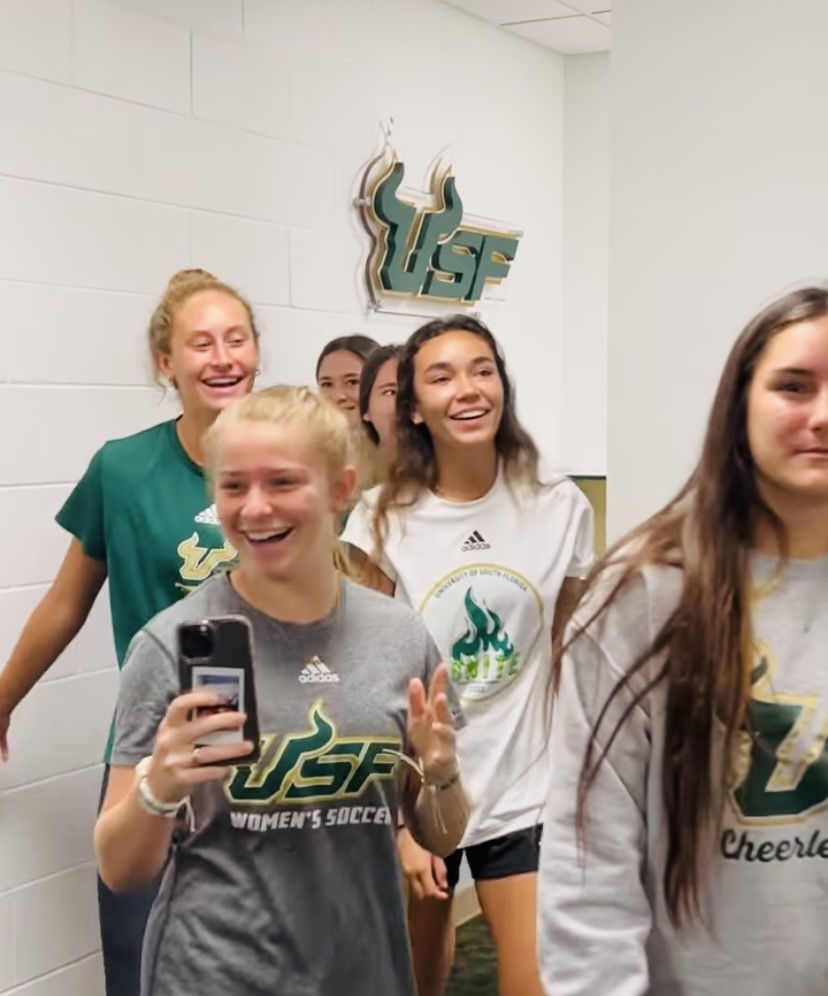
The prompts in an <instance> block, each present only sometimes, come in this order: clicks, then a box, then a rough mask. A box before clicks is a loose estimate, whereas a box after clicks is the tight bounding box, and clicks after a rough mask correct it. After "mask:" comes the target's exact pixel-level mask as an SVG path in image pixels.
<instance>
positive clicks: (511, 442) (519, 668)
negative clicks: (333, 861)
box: [343, 315, 592, 996]
mask: <svg viewBox="0 0 828 996" xmlns="http://www.w3.org/2000/svg"><path fill="white" fill-rule="evenodd" d="M397 392H398V393H397V408H396V419H397V424H396V428H397V454H396V459H395V461H394V463H393V464H392V466H391V469H390V473H389V478H388V480H387V482H386V483H385V484H384V485H382V486H381V487H380V488H377V489H375V490H373V491H370V492H367V493H366V494H365V495H364V496H363V500H362V501H361V502H360V504H358V505H357V507H356V508H355V509H354V511H353V512H352V514H351V517H350V518H349V520H348V524H347V526H346V529H345V532H344V534H343V539H344V540H345V541H346V542H348V543H350V544H351V545H352V547H355V548H356V558H357V560H358V561H361V563H362V565H363V567H364V568H366V569H367V573H368V577H369V578H371V579H372V581H373V583H374V584H375V586H376V587H379V588H380V589H381V590H384V591H386V592H388V593H389V594H393V595H394V597H395V598H396V599H398V600H400V601H403V602H404V603H405V604H407V605H410V606H411V607H413V608H414V609H416V610H417V611H418V612H419V613H420V615H421V616H422V617H423V620H424V622H425V624H426V626H427V627H428V629H429V631H430V633H431V635H432V638H433V639H434V641H435V643H436V644H437V647H438V649H439V650H440V653H441V655H442V657H443V659H444V660H445V661H447V662H449V663H450V665H451V673H452V679H453V681H454V684H455V686H456V688H457V690H458V692H459V695H460V698H461V701H462V703H463V707H464V712H465V714H466V717H467V719H468V725H467V727H466V728H465V729H463V730H462V731H460V733H459V735H458V749H459V756H460V765H461V769H462V771H463V777H464V781H465V783H466V785H467V786H468V789H469V795H470V799H471V806H472V809H471V815H470V819H469V825H468V828H467V831H466V834H465V836H464V838H463V841H462V844H461V847H460V849H459V850H457V851H455V852H454V853H453V854H451V855H450V856H449V857H448V858H447V859H446V860H445V861H443V860H442V859H441V858H437V857H432V855H430V854H428V853H427V852H426V851H424V850H423V849H422V848H420V847H418V846H417V844H416V842H415V841H414V840H413V839H412V838H411V836H410V834H408V833H407V832H406V831H404V830H403V831H402V832H401V834H400V857H401V862H402V866H403V871H404V873H405V875H406V878H407V880H408V883H409V894H410V896H411V902H410V906H409V928H410V932H411V941H412V948H413V953H414V967H415V973H416V976H417V984H418V991H419V994H420V996H437V994H439V993H441V992H442V989H443V986H444V983H445V979H446V976H447V974H448V971H449V968H450V965H451V955H452V947H453V946H452V933H451V897H452V895H453V891H454V888H455V886H456V884H457V882H458V878H459V870H460V863H461V860H462V858H463V856H464V855H465V857H466V859H467V861H468V863H469V867H470V868H471V872H472V876H473V878H474V879H475V886H476V890H477V895H478V897H479V899H480V904H481V907H482V909H483V914H484V916H485V918H486V920H487V922H488V924H489V926H490V928H491V931H492V935H493V937H494V941H495V945H496V948H497V957H498V979H499V991H500V993H501V996H535V994H539V993H540V978H539V974H538V968H537V961H536V956H535V948H536V945H535V919H536V909H537V897H536V889H535V884H536V878H537V862H538V840H539V837H540V826H539V824H540V823H541V816H542V810H543V800H544V794H545V789H546V776H547V735H546V725H547V717H546V716H545V703H546V702H547V701H548V694H547V693H548V686H549V680H550V668H551V659H552V640H553V630H554V631H555V633H558V632H560V631H561V629H562V620H563V619H564V618H565V617H566V614H567V613H568V611H569V606H570V605H571V604H572V603H573V600H574V598H576V597H577V595H578V594H580V590H581V584H582V582H581V580H580V578H581V575H582V574H583V573H584V572H585V570H586V569H587V568H588V566H589V564H590V562H591V558H592V515H591V510H590V507H589V504H588V503H587V500H586V498H585V497H584V496H583V495H582V494H581V492H580V491H579V490H578V488H577V487H576V486H575V485H574V484H573V483H572V482H571V481H569V480H567V479H566V478H564V477H561V476H560V475H552V474H549V473H547V472H545V471H544V470H543V469H542V468H541V467H540V460H539V454H538V450H537V448H536V446H535V444H534V442H533V441H532V439H531V437H530V436H529V434H528V433H527V432H526V430H525V429H524V428H523V426H522V425H521V424H520V421H519V420H518V417H517V414H516V410H515V394H514V388H513V386H512V383H511V381H510V380H509V376H508V374H507V371H506V364H505V361H504V359H503V354H502V353H501V351H500V348H499V347H498V345H497V342H496V341H495V339H494V337H493V336H492V334H491V332H490V331H489V330H488V328H486V326H485V325H484V324H483V323H482V322H479V321H477V320H476V319H474V318H471V317H468V316H465V315H454V316H451V317H449V318H446V319H440V320H435V321H431V322H429V323H427V324H426V325H423V326H422V327H421V328H420V329H418V330H417V331H416V332H415V333H414V334H413V335H412V336H411V337H410V338H409V340H408V342H407V343H406V344H405V347H404V348H403V352H402V355H401V356H400V360H399V369H398V375H397ZM360 555H361V556H360Z"/></svg>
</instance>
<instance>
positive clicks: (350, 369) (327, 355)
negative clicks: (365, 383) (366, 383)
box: [316, 335, 379, 425]
mask: <svg viewBox="0 0 828 996" xmlns="http://www.w3.org/2000/svg"><path fill="white" fill-rule="evenodd" d="M378 346H379V343H378V342H375V341H374V340H373V339H372V338H371V337H370V336H367V335H343V336H339V338H337V339H331V341H330V342H329V343H327V344H326V345H325V346H323V348H322V352H321V353H320V354H319V359H318V360H317V361H316V384H317V387H318V388H319V393H320V394H321V395H322V397H323V398H325V399H327V400H328V401H331V402H333V404H335V405H336V406H337V407H338V408H341V409H342V411H343V412H345V414H346V415H347V416H348V419H349V421H350V422H351V423H352V424H354V425H357V424H358V423H359V378H360V374H361V373H362V367H363V364H364V363H365V361H366V360H367V359H368V356H369V355H370V354H371V353H372V352H373V351H374V350H375V349H377V348H378Z"/></svg>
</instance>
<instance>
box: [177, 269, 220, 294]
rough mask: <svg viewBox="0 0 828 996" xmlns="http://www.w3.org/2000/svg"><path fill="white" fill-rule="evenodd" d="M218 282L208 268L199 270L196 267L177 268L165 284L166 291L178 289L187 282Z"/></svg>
mask: <svg viewBox="0 0 828 996" xmlns="http://www.w3.org/2000/svg"><path fill="white" fill-rule="evenodd" d="M208 282H209V283H218V282H219V279H218V277H216V276H215V275H214V274H212V273H210V271H209V270H200V269H198V268H197V267H195V268H193V269H190V270H179V271H178V273H174V274H173V275H172V276H171V277H170V279H169V283H168V284H167V292H169V291H179V290H181V289H182V288H183V287H187V286H188V285H189V284H203V283H208Z"/></svg>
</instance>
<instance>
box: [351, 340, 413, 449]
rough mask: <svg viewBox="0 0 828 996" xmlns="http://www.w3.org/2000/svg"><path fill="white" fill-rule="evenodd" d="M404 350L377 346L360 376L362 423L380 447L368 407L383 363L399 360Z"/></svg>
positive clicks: (393, 346)
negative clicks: (369, 417) (368, 417)
mask: <svg viewBox="0 0 828 996" xmlns="http://www.w3.org/2000/svg"><path fill="white" fill-rule="evenodd" d="M402 351H403V348H402V346H399V345H390V346H377V348H376V349H375V350H373V351H372V352H371V353H369V354H368V358H367V359H366V361H365V364H364V366H363V367H362V373H361V374H360V375H359V416H360V419H361V421H362V428H363V429H364V430H365V433H366V435H367V436H368V438H369V439H370V440H371V442H372V443H373V444H374V446H379V442H380V438H379V434H378V433H377V430H376V428H375V427H374V425H373V423H372V422H367V421H366V420H365V416H366V415H367V414H368V406H369V405H370V404H371V391H373V390H374V381H376V379H377V374H378V373H379V372H380V367H381V366H382V365H383V363H387V362H388V361H389V360H395V359H399V357H400V356H401V355H402Z"/></svg>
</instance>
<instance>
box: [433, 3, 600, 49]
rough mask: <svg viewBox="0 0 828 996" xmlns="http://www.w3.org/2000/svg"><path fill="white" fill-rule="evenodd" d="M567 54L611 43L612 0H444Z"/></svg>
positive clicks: (539, 43) (546, 46) (507, 29)
mask: <svg viewBox="0 0 828 996" xmlns="http://www.w3.org/2000/svg"><path fill="white" fill-rule="evenodd" d="M444 3H448V4H451V6H452V7H459V8H460V9H461V10H465V11H468V12H469V13H470V14H474V16H475V17H481V18H483V20H484V21H489V22H490V23H491V24H498V25H500V27H502V28H504V29H505V30H506V31H512V32H514V34H516V35H520V36H521V37H522V38H528V39H529V40H530V41H533V42H536V43H537V44H538V45H543V46H544V47H545V48H551V49H552V50H553V51H554V52H562V53H563V54H564V55H579V54H583V53H585V52H605V51H606V50H607V49H608V48H609V47H610V36H611V32H610V23H611V17H612V14H611V10H612V0H444Z"/></svg>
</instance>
